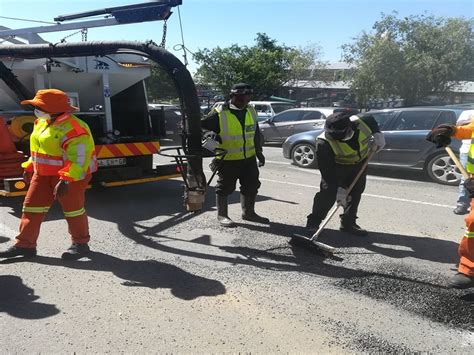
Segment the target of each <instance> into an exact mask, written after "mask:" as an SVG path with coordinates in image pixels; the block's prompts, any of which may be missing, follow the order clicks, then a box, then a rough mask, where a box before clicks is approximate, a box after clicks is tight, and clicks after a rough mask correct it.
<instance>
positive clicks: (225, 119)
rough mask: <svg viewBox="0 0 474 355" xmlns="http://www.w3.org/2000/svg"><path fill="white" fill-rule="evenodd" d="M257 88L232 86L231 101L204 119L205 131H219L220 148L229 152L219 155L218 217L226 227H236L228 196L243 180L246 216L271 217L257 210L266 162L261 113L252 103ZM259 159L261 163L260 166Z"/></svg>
mask: <svg viewBox="0 0 474 355" xmlns="http://www.w3.org/2000/svg"><path fill="white" fill-rule="evenodd" d="M252 93H253V89H252V87H251V86H250V85H248V84H244V83H239V84H235V85H234V86H232V89H231V93H230V100H229V101H228V102H225V103H224V104H223V105H221V106H218V107H217V108H215V109H214V111H213V113H211V114H210V115H208V116H207V117H206V118H204V119H203V120H202V121H201V126H202V128H203V129H204V130H207V131H212V132H214V133H215V134H217V135H218V136H217V139H218V140H219V141H220V144H219V146H218V148H221V149H225V150H226V151H227V154H226V155H225V156H224V157H222V156H218V157H217V158H216V160H217V163H216V164H215V167H216V169H217V176H218V180H217V185H216V195H217V198H216V200H217V201H216V204H217V219H218V221H219V224H220V225H221V226H223V227H234V226H235V223H234V222H233V221H232V220H231V219H230V218H229V215H228V203H227V197H228V196H229V195H230V194H232V192H234V190H235V187H236V186H235V185H236V182H237V180H239V182H240V202H241V206H242V219H244V220H247V221H252V222H257V223H268V222H269V220H268V218H265V217H261V216H259V215H258V214H257V213H255V199H256V197H257V192H258V189H259V187H260V181H259V178H258V177H259V170H258V167H261V166H263V165H264V164H265V157H264V155H263V153H262V144H263V139H262V136H261V133H260V130H259V128H258V123H257V122H258V121H257V113H256V111H255V109H254V108H253V107H252V106H251V105H249V104H248V103H249V101H250V98H251V95H252ZM257 159H258V162H259V163H258V166H257Z"/></svg>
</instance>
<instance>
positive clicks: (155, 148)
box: [143, 142, 158, 153]
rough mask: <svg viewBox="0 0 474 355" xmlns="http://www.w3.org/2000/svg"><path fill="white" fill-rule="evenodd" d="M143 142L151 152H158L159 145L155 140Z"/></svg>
mask: <svg viewBox="0 0 474 355" xmlns="http://www.w3.org/2000/svg"><path fill="white" fill-rule="evenodd" d="M143 144H144V145H145V146H146V147H147V149H148V150H149V151H150V153H156V152H158V147H156V146H155V144H153V142H143Z"/></svg>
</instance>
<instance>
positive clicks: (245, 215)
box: [240, 194, 270, 223]
mask: <svg viewBox="0 0 474 355" xmlns="http://www.w3.org/2000/svg"><path fill="white" fill-rule="evenodd" d="M256 197H257V196H255V195H254V196H245V195H242V194H240V205H241V206H242V219H243V220H246V221H251V222H257V223H268V222H270V220H269V219H268V218H265V217H262V216H259V215H258V214H256V213H255V198H256Z"/></svg>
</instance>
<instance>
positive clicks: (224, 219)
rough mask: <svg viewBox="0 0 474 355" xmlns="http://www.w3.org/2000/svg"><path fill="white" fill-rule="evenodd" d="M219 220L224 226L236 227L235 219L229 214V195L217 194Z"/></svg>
mask: <svg viewBox="0 0 474 355" xmlns="http://www.w3.org/2000/svg"><path fill="white" fill-rule="evenodd" d="M216 206H217V220H218V221H219V224H220V225H221V226H222V227H227V228H228V227H235V223H234V221H232V220H231V219H230V218H229V216H228V212H227V210H228V208H227V206H228V205H227V196H221V195H216Z"/></svg>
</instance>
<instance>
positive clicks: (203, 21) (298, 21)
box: [0, 0, 474, 71]
mask: <svg viewBox="0 0 474 355" xmlns="http://www.w3.org/2000/svg"><path fill="white" fill-rule="evenodd" d="M140 2H147V1H146V0H113V1H112V0H100V1H97V0H68V1H65V0H0V16H6V17H17V18H25V19H34V20H39V21H52V20H53V18H54V17H56V16H58V15H64V14H70V13H74V12H80V11H88V10H97V9H100V8H106V7H113V6H121V5H128V4H133V3H140ZM394 10H395V11H397V12H398V13H399V14H400V16H408V15H417V14H423V13H425V14H430V15H435V16H447V17H464V18H472V17H474V1H473V0H183V5H182V6H180V12H181V19H182V26H183V31H184V41H185V45H186V47H188V48H189V49H190V50H191V51H193V52H194V51H196V50H197V49H202V48H214V47H216V46H220V47H226V46H229V45H230V44H233V43H236V44H239V45H252V44H253V43H254V39H255V37H256V33H257V32H265V33H267V34H268V35H269V36H270V37H271V38H273V39H276V40H277V41H278V42H280V43H282V44H283V43H284V44H286V45H288V46H294V47H304V46H307V45H313V44H316V45H319V46H320V47H321V48H322V52H323V56H322V59H323V60H326V61H337V60H339V59H340V57H341V50H340V46H341V45H342V44H344V43H348V42H351V41H352V38H354V37H356V36H357V35H358V34H359V33H361V31H363V30H366V31H370V30H371V27H372V25H373V24H374V22H375V21H377V20H378V19H380V14H381V13H382V12H384V13H390V12H392V11H394ZM0 25H3V26H7V27H11V28H24V27H35V26H39V25H41V24H35V23H30V22H20V21H12V20H6V19H3V18H0ZM70 33H72V31H70V32H59V33H55V34H44V35H42V36H43V38H45V39H46V40H48V41H52V42H55V41H58V40H59V39H61V38H63V37H64V36H66V35H68V34H70ZM161 36H162V22H148V23H142V24H132V25H121V26H114V27H108V28H92V29H90V30H89V34H88V39H89V40H101V39H104V40H111V39H117V40H120V39H125V40H139V41H143V40H149V39H152V40H154V41H155V42H157V43H160V42H161ZM80 39H81V38H80V35H76V36H74V37H72V38H71V39H70V40H75V41H80ZM179 43H181V33H180V29H179V18H178V11H177V9H176V8H175V11H174V14H173V15H172V16H171V18H170V20H169V21H168V37H167V49H168V50H169V51H171V52H173V53H174V54H175V55H176V56H177V57H179V58H180V59H182V52H176V51H174V50H173V46H174V45H176V44H179ZM189 60H192V58H191V56H189ZM194 68H195V65H194V64H193V63H191V65H190V70H191V71H193V70H194Z"/></svg>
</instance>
